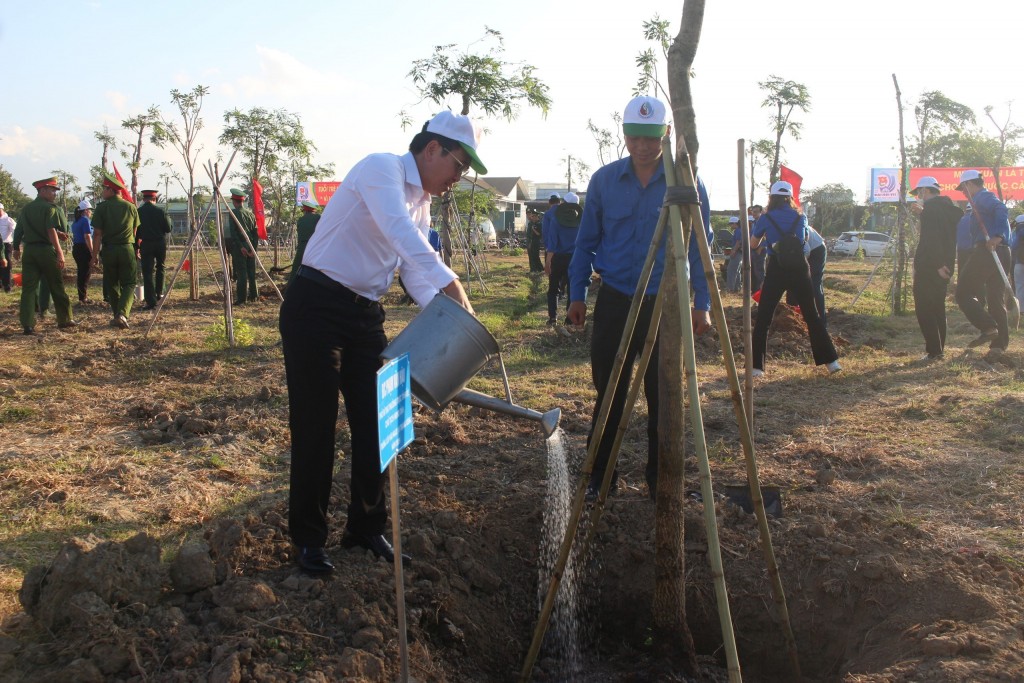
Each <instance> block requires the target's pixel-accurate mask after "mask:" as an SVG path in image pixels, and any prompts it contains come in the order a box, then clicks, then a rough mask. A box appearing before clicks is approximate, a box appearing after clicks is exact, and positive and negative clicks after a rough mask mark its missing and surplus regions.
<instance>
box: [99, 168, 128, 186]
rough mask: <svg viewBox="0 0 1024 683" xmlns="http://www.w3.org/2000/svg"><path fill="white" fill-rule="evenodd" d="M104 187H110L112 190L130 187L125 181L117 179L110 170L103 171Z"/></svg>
mask: <svg viewBox="0 0 1024 683" xmlns="http://www.w3.org/2000/svg"><path fill="white" fill-rule="evenodd" d="M103 187H109V188H110V189H112V190H127V189H128V188H127V187H125V186H124V183H122V182H121V181H120V180H118V179H117V176H115V175H113V174H112V173H110V172H109V171H104V172H103Z"/></svg>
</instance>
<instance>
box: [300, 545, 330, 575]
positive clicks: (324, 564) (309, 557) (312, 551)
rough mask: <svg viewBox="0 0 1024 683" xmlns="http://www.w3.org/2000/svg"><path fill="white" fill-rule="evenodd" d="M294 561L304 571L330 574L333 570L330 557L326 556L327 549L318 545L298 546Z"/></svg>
mask: <svg viewBox="0 0 1024 683" xmlns="http://www.w3.org/2000/svg"><path fill="white" fill-rule="evenodd" d="M295 559H296V561H297V562H298V563H299V566H300V567H302V569H303V570H304V571H307V572H309V573H310V574H330V573H331V572H333V571H334V565H333V564H331V558H329V557H327V551H326V550H324V549H323V548H321V547H319V546H302V547H300V548H299V552H298V555H297V556H296V558H295Z"/></svg>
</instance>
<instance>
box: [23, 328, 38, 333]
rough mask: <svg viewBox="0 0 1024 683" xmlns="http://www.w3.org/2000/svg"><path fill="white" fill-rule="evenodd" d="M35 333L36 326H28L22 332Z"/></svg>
mask: <svg viewBox="0 0 1024 683" xmlns="http://www.w3.org/2000/svg"><path fill="white" fill-rule="evenodd" d="M35 333H36V328H34V327H26V328H25V331H24V332H22V334H35Z"/></svg>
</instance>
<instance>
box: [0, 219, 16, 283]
mask: <svg viewBox="0 0 1024 683" xmlns="http://www.w3.org/2000/svg"><path fill="white" fill-rule="evenodd" d="M16 225H17V221H15V220H14V219H13V218H11V216H10V214H8V213H7V212H6V211H4V205H3V204H0V286H2V287H3V288H4V291H5V292H9V291H11V245H12V244H13V243H14V227H15V226H16Z"/></svg>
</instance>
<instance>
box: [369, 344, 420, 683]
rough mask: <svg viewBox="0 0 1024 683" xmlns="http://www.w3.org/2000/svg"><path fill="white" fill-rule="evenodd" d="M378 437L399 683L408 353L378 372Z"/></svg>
mask: <svg viewBox="0 0 1024 683" xmlns="http://www.w3.org/2000/svg"><path fill="white" fill-rule="evenodd" d="M377 434H378V439H379V446H380V471H381V472H383V471H384V470H385V469H388V467H389V466H390V469H391V471H390V479H391V544H392V546H393V547H394V551H395V602H396V606H397V612H398V656H399V661H400V664H401V674H400V677H399V680H400V681H402V683H406V682H407V681H408V680H409V645H408V641H407V637H406V632H405V628H406V627H405V576H404V574H403V572H402V530H401V529H402V527H401V524H400V522H399V518H398V462H397V456H398V452H399V451H401V450H402V449H403V448H405V447H406V446H408V445H409V444H410V443H412V440H413V436H414V434H413V419H412V385H411V380H410V372H409V354H407V353H403V354H402V355H401V356H399V357H398V358H395V359H394V360H391V361H388V362H387V363H386V364H385V365H384V366H383V367H382V368H381V369H380V370H378V371H377Z"/></svg>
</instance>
